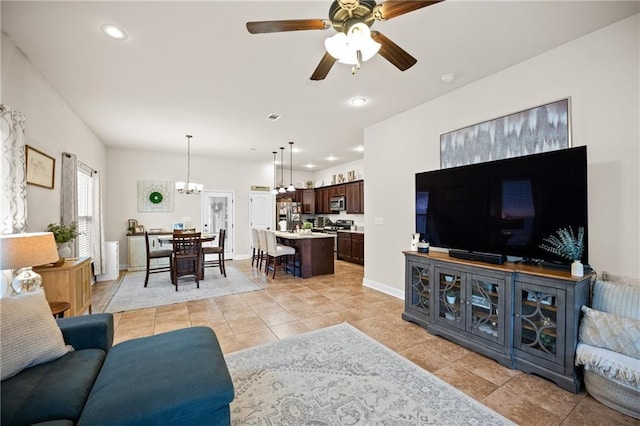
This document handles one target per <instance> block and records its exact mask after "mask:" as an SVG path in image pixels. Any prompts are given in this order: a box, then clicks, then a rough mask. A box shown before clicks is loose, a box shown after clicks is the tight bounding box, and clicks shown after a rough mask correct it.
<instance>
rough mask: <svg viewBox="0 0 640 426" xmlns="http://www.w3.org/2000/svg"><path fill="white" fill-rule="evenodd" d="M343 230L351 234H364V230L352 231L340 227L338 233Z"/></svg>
mask: <svg viewBox="0 0 640 426" xmlns="http://www.w3.org/2000/svg"><path fill="white" fill-rule="evenodd" d="M341 232H346V233H349V234H364V231H358V230H355V231H352V230H350V229H339V230H338V234H339V233H341Z"/></svg>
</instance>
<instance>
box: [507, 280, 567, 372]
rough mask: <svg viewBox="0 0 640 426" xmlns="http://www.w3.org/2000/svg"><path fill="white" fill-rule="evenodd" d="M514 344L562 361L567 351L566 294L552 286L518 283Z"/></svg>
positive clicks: (551, 359)
mask: <svg viewBox="0 0 640 426" xmlns="http://www.w3.org/2000/svg"><path fill="white" fill-rule="evenodd" d="M515 294H516V306H515V341H514V346H515V347H516V348H518V349H520V350H522V351H524V352H528V353H531V354H535V355H536V356H538V357H541V358H545V359H548V360H550V361H553V362H556V363H560V362H561V361H562V360H561V359H560V358H561V357H562V354H563V353H564V336H562V335H561V334H560V331H559V330H564V321H565V319H564V308H565V307H564V294H563V293H562V292H561V291H559V290H557V289H555V288H549V287H540V286H536V285H532V284H527V283H520V282H516V293H515Z"/></svg>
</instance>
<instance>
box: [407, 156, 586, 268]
mask: <svg viewBox="0 0 640 426" xmlns="http://www.w3.org/2000/svg"><path fill="white" fill-rule="evenodd" d="M415 187H416V232H419V233H420V238H421V239H422V240H424V241H428V242H429V243H430V245H431V246H435V247H443V248H449V249H457V250H464V251H469V252H480V253H491V254H496V255H502V256H512V257H514V258H523V260H525V261H548V262H557V261H560V260H563V259H560V258H558V257H557V256H554V255H553V254H551V253H549V252H547V251H545V250H543V249H541V248H540V244H541V243H543V239H544V238H546V237H549V236H550V235H552V234H555V232H556V231H557V230H558V229H560V228H566V227H571V228H572V229H573V231H574V233H576V234H577V231H578V228H579V227H584V230H585V250H584V253H583V256H582V262H583V263H585V264H587V263H588V251H587V247H588V227H587V149H586V147H584V146H581V147H576V148H568V149H563V150H557V151H550V152H546V153H541V154H534V155H528V156H522V157H516V158H510V159H506V160H498V161H490V162H485V163H480V164H472V165H468V166H461V167H453V168H449V169H442V170H434V171H429V172H423V173H416V186H415ZM512 260H513V259H512ZM516 260H520V259H516ZM563 261H564V262H566V260H563Z"/></svg>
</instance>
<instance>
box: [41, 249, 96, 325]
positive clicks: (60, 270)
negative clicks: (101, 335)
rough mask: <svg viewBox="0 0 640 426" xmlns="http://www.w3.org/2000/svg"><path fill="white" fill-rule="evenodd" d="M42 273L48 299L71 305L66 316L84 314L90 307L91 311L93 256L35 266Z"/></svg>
mask: <svg viewBox="0 0 640 426" xmlns="http://www.w3.org/2000/svg"><path fill="white" fill-rule="evenodd" d="M33 270H34V271H36V272H37V273H39V274H40V275H42V287H43V288H44V294H45V295H46V296H47V301H49V302H52V303H53V302H57V301H60V300H64V301H67V302H69V304H70V305H71V307H70V308H69V310H68V311H67V312H66V314H65V316H68V317H74V316H76V315H82V313H83V312H84V311H85V310H86V309H88V310H89V313H91V258H90V257H83V258H79V259H65V262H64V263H63V264H62V265H60V266H41V267H38V268H33Z"/></svg>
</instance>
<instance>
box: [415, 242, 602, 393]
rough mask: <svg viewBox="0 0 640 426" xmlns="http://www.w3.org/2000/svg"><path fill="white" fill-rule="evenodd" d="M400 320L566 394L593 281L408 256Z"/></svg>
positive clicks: (574, 383)
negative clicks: (537, 377) (547, 382)
mask: <svg viewBox="0 0 640 426" xmlns="http://www.w3.org/2000/svg"><path fill="white" fill-rule="evenodd" d="M405 261H406V269H405V310H404V313H403V314H402V318H403V319H404V320H406V321H412V322H415V323H417V324H420V325H421V326H423V327H425V328H426V329H427V330H428V331H429V332H430V333H432V334H437V335H441V336H443V337H445V338H447V339H449V340H451V341H454V342H456V343H458V344H459V345H461V346H464V347H467V348H469V349H472V350H474V351H476V352H479V353H481V354H483V355H485V356H487V357H490V358H492V359H495V360H496V361H498V362H500V363H501V364H503V365H505V366H507V367H509V368H517V369H519V370H522V371H525V372H527V373H535V374H538V375H540V376H542V377H545V378H547V379H549V380H552V381H553V382H555V383H556V384H557V385H558V386H560V387H562V388H564V389H567V390H569V391H571V392H579V391H580V389H581V386H582V383H581V377H580V374H579V370H578V369H577V368H576V367H575V366H574V359H575V349H576V346H577V344H578V324H579V320H580V307H581V306H582V305H583V304H587V303H588V300H589V299H588V297H589V283H590V281H591V279H592V275H591V274H587V275H585V276H584V277H580V278H576V277H572V276H571V275H570V273H569V272H568V271H561V270H550V269H545V268H542V267H536V266H528V265H519V264H513V263H506V264H504V265H490V264H484V263H480V262H471V261H465V260H460V259H454V258H450V257H449V256H448V255H447V254H444V253H430V254H422V253H416V252H405Z"/></svg>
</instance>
